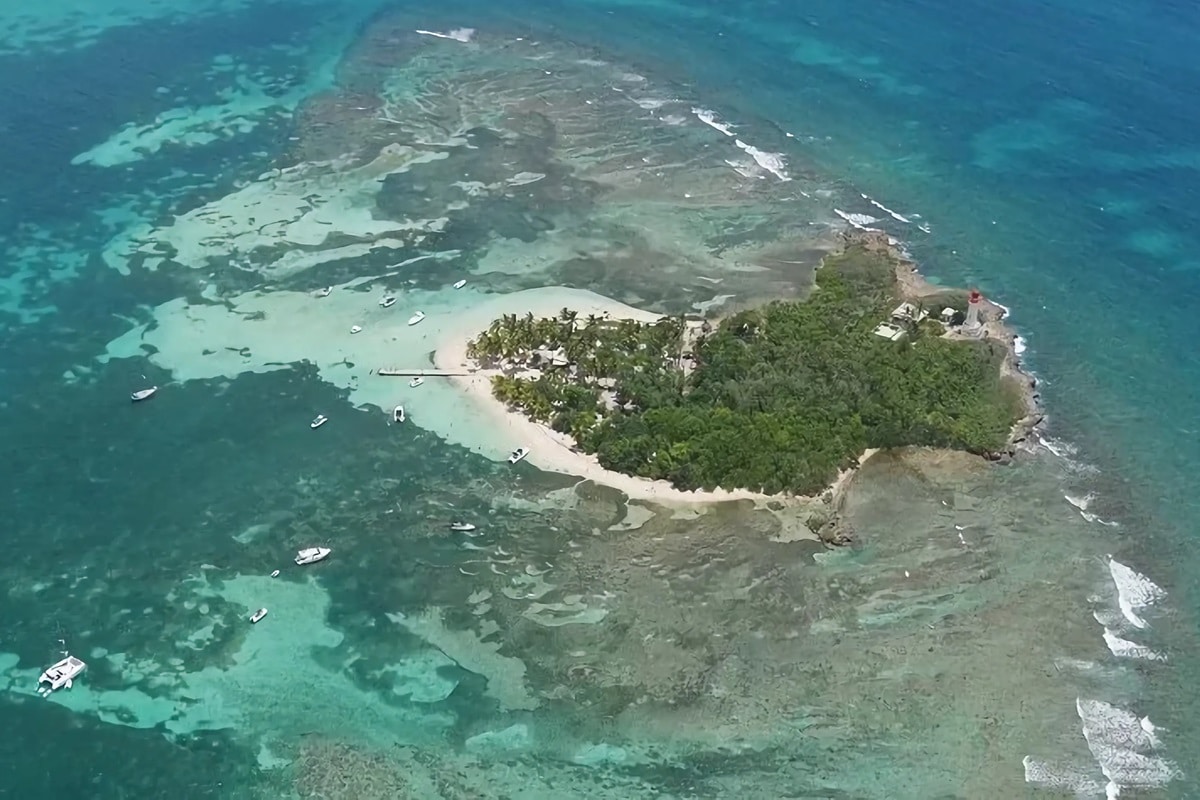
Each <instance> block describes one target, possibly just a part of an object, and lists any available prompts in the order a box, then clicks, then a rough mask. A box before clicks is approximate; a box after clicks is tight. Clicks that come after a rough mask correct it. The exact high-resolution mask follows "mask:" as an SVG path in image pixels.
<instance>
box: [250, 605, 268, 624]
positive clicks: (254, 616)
mask: <svg viewBox="0 0 1200 800" xmlns="http://www.w3.org/2000/svg"><path fill="white" fill-rule="evenodd" d="M266 615H267V610H266V609H265V608H260V609H259V610H258V611H255V612H254V613H253V614H251V615H250V622H251V623H255V622H258V621H259V620H260V619H262V618H263V617H265V616H266Z"/></svg>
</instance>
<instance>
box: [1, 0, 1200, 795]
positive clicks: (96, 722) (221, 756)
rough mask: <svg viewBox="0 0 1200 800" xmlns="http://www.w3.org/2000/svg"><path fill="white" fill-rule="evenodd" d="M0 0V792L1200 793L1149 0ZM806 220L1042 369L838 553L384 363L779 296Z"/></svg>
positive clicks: (798, 254) (874, 494)
mask: <svg viewBox="0 0 1200 800" xmlns="http://www.w3.org/2000/svg"><path fill="white" fill-rule="evenodd" d="M3 13H4V18H5V25H4V27H3V30H4V33H3V38H2V42H3V43H2V45H0V53H2V55H0V58H3V59H4V62H5V63H4V68H3V69H0V94H2V96H3V97H4V99H5V107H6V109H7V111H6V115H5V120H4V125H3V126H0V144H2V145H3V146H2V147H0V163H3V166H4V174H5V176H6V188H7V191H6V192H5V195H4V201H3V203H2V204H0V225H3V228H2V230H3V247H4V249H5V258H4V262H3V263H4V267H3V268H2V269H0V274H2V277H0V324H2V327H0V336H2V337H3V343H4V347H3V348H2V349H0V373H2V375H3V385H4V388H5V392H4V399H3V402H4V409H5V411H6V412H7V413H6V414H5V415H4V416H3V418H2V419H0V441H3V442H4V444H5V445H6V447H5V450H6V452H7V453H8V461H7V463H8V467H9V476H8V480H6V481H5V503H4V507H5V509H6V511H7V514H6V520H7V524H6V526H5V530H6V536H7V543H8V553H9V557H8V558H7V559H5V562H4V566H3V567H0V570H2V577H3V580H4V584H5V586H6V587H7V592H6V597H5V602H4V606H3V608H4V614H3V616H2V617H0V687H3V689H4V691H3V694H0V703H2V704H3V705H2V707H3V709H4V713H5V715H6V719H7V720H8V721H9V722H8V724H9V727H8V730H9V731H10V732H11V731H14V730H19V731H20V732H21V733H20V735H19V736H11V735H10V736H8V737H5V739H4V744H3V745H0V754H2V758H3V761H4V763H5V765H6V769H5V771H4V777H3V778H0V791H2V792H3V793H4V794H6V795H9V796H13V797H38V796H46V795H49V794H50V793H52V792H53V793H60V792H67V791H73V792H76V793H79V794H82V796H86V797H114V798H115V797H159V796H168V795H170V796H182V797H197V798H200V797H229V798H243V797H364V798H366V797H398V796H399V797H403V796H409V797H414V798H451V797H496V798H499V797H525V798H543V797H544V798H551V797H553V798H561V797H582V796H592V797H597V796H598V797H614V798H635V797H677V798H685V797H695V798H716V797H733V796H740V797H761V798H783V797H844V798H859V797H861V798H868V797H870V798H875V797H880V798H885V797H886V798H931V797H947V798H949V797H963V798H976V797H979V798H983V797H997V796H1005V797H1025V796H1028V797H1072V796H1095V797H1104V796H1105V795H1106V794H1109V795H1111V794H1112V793H1114V792H1115V791H1117V790H1118V789H1119V790H1120V792H1121V796H1122V797H1128V796H1133V797H1175V796H1179V797H1184V796H1190V795H1191V794H1193V793H1194V782H1193V781H1194V775H1195V765H1194V764H1193V763H1191V760H1192V759H1193V756H1192V755H1189V754H1194V753H1197V752H1200V742H1198V741H1197V738H1198V737H1197V731H1196V726H1195V724H1194V723H1193V722H1192V718H1193V717H1194V716H1195V709H1194V700H1193V696H1194V693H1193V691H1192V690H1191V686H1193V685H1194V682H1195V677H1196V670H1197V663H1198V662H1197V660H1196V658H1197V656H1198V653H1197V646H1196V636H1197V629H1196V620H1195V613H1194V612H1195V610H1196V608H1197V607H1198V605H1200V601H1198V600H1197V597H1198V594H1197V589H1198V586H1197V583H1196V579H1195V577H1194V575H1195V574H1196V570H1195V569H1193V568H1192V567H1193V564H1194V563H1195V561H1196V559H1197V558H1198V557H1200V555H1198V553H1197V551H1196V544H1195V537H1194V530H1195V528H1196V520H1197V516H1198V512H1197V509H1196V504H1195V501H1194V500H1193V499H1192V493H1191V476H1192V475H1193V474H1194V470H1195V466H1196V464H1197V463H1198V462H1200V450H1197V428H1196V426H1195V425H1194V423H1193V420H1194V419H1195V418H1196V417H1197V409H1196V408H1195V404H1196V397H1197V396H1198V395H1197V392H1196V389H1195V387H1196V386H1197V385H1198V381H1200V376H1198V375H1197V372H1196V363H1195V355H1194V354H1193V352H1192V350H1191V348H1190V347H1189V345H1188V342H1190V341H1191V340H1192V338H1194V336H1195V335H1196V323H1195V318H1194V315H1193V313H1192V307H1193V306H1194V305H1195V298H1196V297H1197V283H1196V281H1197V278H1196V271H1195V269H1194V268H1195V266H1196V264H1195V260H1194V258H1193V257H1192V256H1191V255H1190V254H1191V253H1192V252H1193V251H1194V250H1195V242H1194V241H1193V238H1194V235H1195V234H1194V231H1195V230H1196V226H1195V220H1194V218H1193V217H1194V214H1195V211H1194V209H1195V207H1196V203H1195V196H1194V195H1195V186H1196V183H1195V168H1196V164H1197V161H1196V157H1195V152H1194V148H1193V147H1192V146H1191V144H1190V139H1189V135H1190V131H1191V130H1192V129H1193V128H1194V120H1192V119H1191V116H1192V113H1191V111H1190V110H1189V109H1190V104H1189V103H1188V102H1187V101H1188V98H1189V94H1188V91H1187V89H1188V87H1190V86H1192V85H1194V80H1193V77H1194V76H1192V74H1191V73H1192V71H1194V69H1195V67H1194V66H1193V64H1192V61H1191V60H1190V59H1189V58H1188V57H1187V56H1188V55H1189V54H1190V49H1189V42H1190V39H1189V32H1194V31H1195V30H1196V29H1197V27H1198V26H1200V20H1198V19H1196V18H1195V14H1194V12H1193V11H1191V10H1190V9H1187V8H1184V7H1182V6H1179V7H1176V6H1174V5H1171V4H1166V3H1161V2H1159V3H1134V2H1123V3H1121V4H1119V5H1118V6H1116V7H1113V8H1108V9H1097V8H1094V7H1091V6H1083V5H1082V4H1073V3H1068V2H1057V3H1052V4H1034V3H1018V4H1017V6H1015V7H1014V6H1012V5H1011V4H1010V5H1007V6H1005V7H1004V8H1003V9H998V8H997V7H992V6H989V5H986V4H981V3H975V2H968V3H959V4H955V5H953V6H950V5H949V4H935V3H918V4H915V5H914V4H905V5H903V6H901V5H900V4H884V5H883V6H878V5H877V6H873V7H871V8H869V9H868V8H866V7H847V6H845V5H844V4H834V3H830V2H809V3H806V4H804V6H803V7H802V8H791V7H787V6H785V5H783V4H775V3H767V2H755V3H748V2H747V3H740V4H735V5H730V4H716V3H671V2H655V3H617V2H594V3H576V4H572V5H570V6H563V5H561V4H542V3H538V2H526V1H524V0H523V2H520V3H517V4H508V5H505V6H504V7H503V8H497V7H493V6H483V5H479V6H476V5H474V4H470V3H460V4H452V5H449V6H445V7H441V8H439V9H438V10H436V11H433V10H429V9H416V8H411V7H408V6H405V5H397V6H391V5H387V4H381V3H380V4H363V3H356V4H351V3H344V4H336V3H319V2H312V3H300V2H293V3H261V2H244V3H243V2H223V3H200V2H195V1H194V0H193V1H191V2H183V0H175V1H174V2H170V3H159V4H144V5H143V4H140V3H134V2H128V3H121V2H107V3H103V4H100V5H99V6H96V5H95V4H93V5H89V6H88V7H87V9H86V10H85V9H84V8H83V7H82V6H77V5H72V4H70V3H59V4H46V5H42V6H37V7H32V8H28V9H21V10H19V11H5V12H3ZM1146 87H1153V91H1151V90H1148V89H1147V88H1146ZM849 225H862V226H867V227H878V228H881V229H883V230H886V231H887V232H888V233H889V234H890V235H892V236H894V237H895V238H896V239H897V240H898V241H900V242H902V243H903V244H904V246H905V247H907V248H908V249H909V250H910V251H911V252H912V254H913V255H914V256H915V257H916V258H917V259H918V260H919V261H920V263H921V264H922V269H923V271H924V272H925V273H926V274H927V275H929V276H930V278H931V279H933V280H937V281H942V282H945V283H947V284H953V285H976V286H979V287H980V288H982V289H983V290H984V291H985V292H986V293H987V294H988V295H989V296H991V297H993V298H995V299H996V300H997V301H999V302H1001V303H1004V304H1005V305H1007V306H1009V307H1011V309H1012V316H1011V319H1012V322H1013V324H1014V326H1015V327H1016V328H1017V330H1018V331H1019V332H1020V333H1021V334H1022V336H1023V337H1024V339H1026V340H1027V351H1026V353H1025V356H1026V358H1027V360H1028V364H1029V365H1030V366H1031V367H1032V369H1034V370H1035V371H1036V372H1037V374H1038V375H1039V377H1040V378H1041V379H1042V382H1043V393H1044V397H1045V400H1046V402H1047V405H1048V407H1049V408H1050V410H1051V421H1050V425H1049V427H1048V428H1047V430H1046V432H1045V436H1044V438H1043V439H1042V440H1041V441H1039V442H1037V443H1035V446H1032V447H1031V448H1030V452H1029V453H1027V454H1026V456H1025V457H1024V458H1023V459H1022V460H1021V461H1020V462H1019V463H1018V464H1017V465H1015V466H1012V467H1005V468H995V467H987V466H985V465H983V464H981V463H979V462H976V461H974V460H972V459H967V458H960V457H953V456H947V455H938V454H909V455H907V456H903V457H892V456H887V457H883V458H880V459H878V460H876V461H874V462H870V463H869V464H868V467H867V468H866V469H865V470H864V471H863V473H862V475H861V476H860V477H859V479H858V482H857V484H856V487H855V489H854V490H853V491H852V493H851V495H850V497H849V499H848V507H847V513H848V514H849V517H850V519H851V520H852V522H853V523H854V524H855V526H856V528H857V529H858V531H859V534H860V540H861V547H859V548H857V549H855V550H847V551H839V552H833V553H829V552H825V551H823V550H822V548H820V547H819V546H818V545H817V543H815V542H813V541H811V540H808V539H805V538H803V537H800V538H797V537H796V536H795V535H794V532H795V530H796V527H797V520H795V519H794V518H791V517H789V516H788V514H787V512H786V510H785V511H781V512H779V511H777V512H772V511H770V510H755V509H753V508H751V507H749V506H739V505H726V506H720V507H715V508H702V509H689V508H668V509H662V508H656V507H652V506H649V505H648V504H646V503H642V502H638V501H629V500H627V499H626V498H623V497H622V496H620V495H619V494H618V493H616V492H614V491H612V490H608V489H605V488H603V487H597V486H594V485H591V484H586V483H585V484H578V482H577V481H576V480H573V479H571V478H570V477H569V476H562V475H554V474H548V473H541V472H538V471H537V470H535V469H533V468H532V467H528V466H527V465H526V466H522V467H519V468H517V469H515V470H514V469H509V468H508V466H507V465H506V464H504V463H503V462H502V461H499V460H498V456H499V455H500V454H502V453H503V452H504V450H505V448H506V447H509V446H511V445H512V444H513V443H512V442H509V441H507V440H506V439H505V438H504V436H503V435H502V432H499V431H495V430H490V429H489V428H488V427H487V426H486V425H485V424H483V423H481V422H480V421H479V420H478V419H477V418H476V417H475V415H473V414H472V410H471V408H470V406H469V405H468V404H467V403H466V401H465V400H464V398H462V397H461V396H459V395H458V394H457V393H456V392H455V391H454V390H453V389H452V388H450V387H448V386H444V385H441V384H438V383H437V382H435V381H429V382H427V384H426V385H425V386H423V387H421V388H420V389H410V388H408V387H407V386H406V385H405V383H406V382H405V381H402V380H399V379H387V378H381V377H380V376H378V375H376V374H374V370H375V369H377V368H378V367H380V366H397V365H398V366H409V365H414V366H415V365H420V364H425V363H428V358H429V353H430V351H431V350H432V349H434V348H435V347H436V346H437V344H438V342H439V340H441V339H442V338H444V337H447V336H452V335H457V333H458V332H460V331H461V330H462V329H463V327H464V326H468V327H469V325H471V324H475V323H477V321H478V320H479V319H480V314H481V313H482V312H481V309H486V308H488V307H489V306H488V303H490V302H492V299H493V298H495V296H496V295H500V294H513V293H516V292H533V293H534V294H533V295H524V296H525V297H532V296H535V295H536V296H540V297H541V298H542V300H543V301H545V302H551V301H553V302H557V300H558V299H559V298H562V299H563V301H564V303H565V302H566V301H568V300H570V299H571V298H572V297H578V296H580V295H578V294H577V293H578V292H579V291H593V292H598V293H600V294H604V295H608V296H611V297H614V298H616V299H619V300H622V301H624V302H628V303H630V304H632V305H636V306H639V307H644V308H648V309H651V310H659V311H681V310H708V309H712V310H720V309H721V308H731V307H737V306H739V305H744V304H750V303H754V302H760V301H762V300H764V299H768V298H773V297H779V296H792V295H794V294H796V293H797V292H800V291H802V290H803V289H804V288H805V287H806V286H807V285H808V282H809V281H810V280H811V269H812V267H813V265H814V264H815V263H816V262H817V260H819V258H820V255H821V253H822V252H824V251H825V250H827V249H828V248H829V247H830V246H831V245H832V244H833V242H835V241H836V237H837V235H838V232H839V231H841V230H843V229H845V228H846V227H847V226H849ZM459 278H467V279H468V285H467V286H466V287H465V288H464V289H462V290H454V289H452V288H451V284H452V283H453V282H454V281H455V280H458V279H459ZM325 286H331V287H334V290H333V291H332V292H331V293H330V295H329V297H324V298H322V297H319V296H318V295H317V291H318V290H319V289H321V288H323V287H325ZM546 287H568V288H566V289H561V288H546ZM385 292H394V293H397V294H398V295H399V297H400V298H401V299H400V302H398V303H397V305H396V307H395V308H393V309H388V310H384V309H382V308H381V307H380V306H379V305H378V302H377V301H378V300H379V298H380V297H381V296H382V295H383V293H385ZM538 293H541V294H540V295H539V294H538ZM547 293H548V295H547ZM547 297H548V298H549V299H547ZM416 310H423V311H425V312H426V313H427V314H428V318H427V319H426V321H425V322H422V323H421V324H420V325H418V326H411V327H410V326H407V325H405V324H404V323H405V320H406V319H407V317H408V316H409V314H411V313H413V312H414V311H416ZM351 325H361V326H362V327H363V331H362V332H361V333H360V334H353V335H352V334H350V332H349V330H350V326H351ZM352 336H353V338H351V337H352ZM147 384H156V385H159V386H160V387H162V388H161V390H160V392H159V395H158V396H157V397H155V398H154V399H153V400H152V401H151V402H148V403H143V404H138V405H131V404H129V402H128V401H127V400H126V399H125V395H126V393H127V392H128V391H130V390H131V389H132V388H136V387H140V386H142V385H147ZM398 402H403V403H405V405H406V408H408V409H409V411H410V422H411V423H412V424H406V425H405V426H403V427H401V426H391V425H389V424H388V413H387V411H388V410H389V409H390V408H391V406H392V405H394V404H396V403H398ZM318 412H323V413H326V414H327V415H329V416H330V418H331V421H330V423H329V424H328V425H327V426H324V427H323V428H322V429H320V430H319V431H311V430H310V429H309V428H308V426H307V424H306V423H307V422H308V420H309V419H311V418H312V417H313V416H314V415H315V414H316V413H318ZM577 484H578V485H577ZM456 517H468V518H471V519H473V520H477V521H479V522H480V530H479V532H478V533H479V535H477V536H474V537H471V536H465V535H458V534H450V533H448V532H447V530H446V528H445V523H446V522H447V521H448V520H449V519H452V518H456ZM315 542H326V543H328V544H329V545H330V546H332V547H333V548H334V556H333V557H332V558H331V559H330V560H329V561H327V562H325V563H323V564H319V565H315V566H314V567H312V568H309V569H306V570H301V569H299V568H295V567H293V566H291V565H290V562H289V559H290V554H291V553H292V552H293V551H294V550H295V549H296V548H298V547H302V546H307V545H309V544H312V543H315ZM274 569H281V572H282V574H281V575H280V577H278V578H275V579H272V578H270V577H268V576H269V574H270V572H271V571H272V570H274ZM260 606H266V607H268V608H270V614H269V616H268V617H267V618H266V619H265V620H264V621H263V622H262V623H260V624H259V625H256V626H253V627H252V626H250V625H249V624H248V623H247V622H246V619H245V618H246V616H247V615H248V614H249V613H250V612H252V611H253V610H254V609H256V608H258V607H260ZM64 648H67V649H70V650H71V652H73V653H75V654H77V655H79V656H81V657H83V658H84V659H86V660H87V661H88V662H89V669H88V671H87V672H86V673H85V675H84V676H83V678H82V679H81V680H80V681H79V682H78V683H77V685H76V686H75V688H73V689H72V690H70V691H69V692H59V693H57V694H55V695H54V696H53V697H52V698H51V699H50V700H42V699H40V698H38V697H37V696H36V695H35V694H34V692H33V689H34V682H35V680H36V676H37V673H38V672H39V671H40V669H42V668H43V667H44V666H46V665H47V664H48V663H51V662H52V661H53V660H55V659H57V657H58V653H59V652H60V651H61V650H62V649H64ZM64 749H66V750H67V751H69V753H70V758H69V759H64V758H61V757H59V756H58V755H52V754H61V753H62V752H63V750H64Z"/></svg>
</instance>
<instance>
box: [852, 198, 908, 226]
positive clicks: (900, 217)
mask: <svg viewBox="0 0 1200 800" xmlns="http://www.w3.org/2000/svg"><path fill="white" fill-rule="evenodd" d="M859 195H860V196H861V197H862V199H863V200H866V201H867V202H868V203H870V204H871V205H873V206H875V207H876V208H878V209H879V210H880V211H882V212H883V213H885V214H887V215H888V216H889V217H891V218H892V219H894V220H898V221H900V222H904V223H909V224H911V223H912V220H911V219H909V218H908V217H906V216H904V215H903V214H900V213H898V212H896V211H892V210H891V209H890V208H888V207H887V206H885V205H884V204H883V203H881V202H879V201H878V200H876V199H875V198H873V197H869V196H868V195H865V194H863V193H862V192H859Z"/></svg>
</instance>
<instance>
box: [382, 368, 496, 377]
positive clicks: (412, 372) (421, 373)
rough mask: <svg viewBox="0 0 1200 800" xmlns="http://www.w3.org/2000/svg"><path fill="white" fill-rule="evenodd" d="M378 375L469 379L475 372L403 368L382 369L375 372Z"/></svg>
mask: <svg viewBox="0 0 1200 800" xmlns="http://www.w3.org/2000/svg"><path fill="white" fill-rule="evenodd" d="M375 374H376V375H382V376H383V377H385V378H416V377H421V378H467V377H470V376H471V375H474V374H475V373H474V372H469V371H467V370H453V369H432V368H430V369H404V368H401V367H380V368H379V369H377V370H375Z"/></svg>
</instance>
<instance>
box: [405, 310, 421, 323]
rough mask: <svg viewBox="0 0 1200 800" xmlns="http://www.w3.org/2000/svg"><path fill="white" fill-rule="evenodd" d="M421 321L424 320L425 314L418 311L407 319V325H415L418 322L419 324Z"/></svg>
mask: <svg viewBox="0 0 1200 800" xmlns="http://www.w3.org/2000/svg"><path fill="white" fill-rule="evenodd" d="M423 319H425V312H424V311H418V312H417V313H415V314H413V315H412V316H411V317H409V318H408V324H409V325H416V324H417V323H418V322H420V321H421V320H423Z"/></svg>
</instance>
